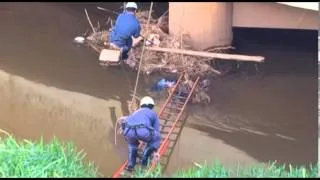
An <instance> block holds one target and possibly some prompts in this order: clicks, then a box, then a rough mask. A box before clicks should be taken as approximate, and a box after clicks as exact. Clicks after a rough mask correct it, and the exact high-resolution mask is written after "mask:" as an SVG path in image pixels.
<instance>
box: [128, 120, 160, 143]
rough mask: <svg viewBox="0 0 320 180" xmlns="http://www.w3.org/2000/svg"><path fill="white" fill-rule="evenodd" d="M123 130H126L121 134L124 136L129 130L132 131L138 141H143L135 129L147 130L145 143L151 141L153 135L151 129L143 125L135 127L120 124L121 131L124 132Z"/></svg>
mask: <svg viewBox="0 0 320 180" xmlns="http://www.w3.org/2000/svg"><path fill="white" fill-rule="evenodd" d="M125 128H127V130H126V131H125V132H124V133H123V135H124V136H126V135H127V133H128V132H129V131H130V130H134V133H135V135H136V137H137V138H138V139H139V140H143V141H144V138H141V137H140V136H139V135H138V132H137V129H141V128H146V129H148V130H149V136H148V138H147V139H148V140H147V142H149V141H151V140H152V137H153V135H154V129H153V128H152V127H149V126H146V125H144V124H137V125H129V124H128V123H126V122H124V123H122V129H123V130H125Z"/></svg>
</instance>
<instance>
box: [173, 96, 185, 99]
mask: <svg viewBox="0 0 320 180" xmlns="http://www.w3.org/2000/svg"><path fill="white" fill-rule="evenodd" d="M174 98H179V99H187V97H184V96H173V97H172V99H174Z"/></svg>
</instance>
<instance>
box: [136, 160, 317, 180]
mask: <svg viewBox="0 0 320 180" xmlns="http://www.w3.org/2000/svg"><path fill="white" fill-rule="evenodd" d="M160 172H161V167H160V166H158V167H157V168H156V169H155V170H154V171H153V172H150V173H148V174H146V173H145V172H143V171H141V170H138V171H137V173H136V174H135V177H165V176H163V175H161V173H160ZM317 175H318V169H317V166H310V167H304V166H301V167H293V166H291V165H287V166H286V165H284V164H283V165H280V164H277V163H276V162H274V163H268V164H266V165H253V166H249V167H240V166H239V167H238V168H235V169H229V168H226V167H225V166H223V165H222V164H221V163H219V162H214V163H212V164H211V165H207V164H206V163H204V164H203V165H200V164H195V166H194V167H192V168H189V169H187V170H180V171H178V172H177V173H175V174H173V175H172V176H171V177H177V178H201V177H211V178H228V177H269V178H276V177H288V178H293V177H300V178H310V177H317Z"/></svg>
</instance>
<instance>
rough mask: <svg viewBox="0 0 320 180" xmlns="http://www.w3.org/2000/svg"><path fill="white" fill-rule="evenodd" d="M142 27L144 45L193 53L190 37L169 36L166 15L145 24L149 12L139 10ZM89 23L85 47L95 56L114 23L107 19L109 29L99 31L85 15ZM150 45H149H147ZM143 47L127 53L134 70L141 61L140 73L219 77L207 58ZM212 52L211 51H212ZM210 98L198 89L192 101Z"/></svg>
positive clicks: (106, 45)
mask: <svg viewBox="0 0 320 180" xmlns="http://www.w3.org/2000/svg"><path fill="white" fill-rule="evenodd" d="M136 16H137V18H138V20H139V22H140V24H141V35H143V36H144V37H146V38H147V40H146V41H145V42H146V43H148V44H146V45H148V46H151V47H152V46H153V47H163V48H174V49H186V50H192V49H193V47H192V46H191V45H190V38H189V36H188V35H187V34H182V35H181V36H180V37H177V36H173V35H170V34H168V16H167V13H165V14H163V15H162V16H160V17H159V18H157V19H154V18H152V17H151V19H150V22H149V25H148V16H149V11H139V12H137V14H136ZM87 18H88V21H89V23H90V25H91V27H92V31H93V32H92V33H91V34H89V35H88V36H87V37H86V40H87V41H86V42H87V44H88V45H89V46H90V47H91V48H93V49H94V50H95V51H97V52H98V53H100V52H101V50H102V49H104V48H108V47H109V44H108V34H109V33H110V31H111V29H112V27H113V23H112V22H114V20H111V19H110V18H108V22H107V23H108V24H110V29H100V27H99V26H98V27H97V28H94V27H93V26H92V24H91V22H90V19H89V17H88V15H87ZM150 42H151V43H150ZM142 48H143V44H142V43H140V44H139V45H137V46H135V47H133V48H132V49H131V51H130V53H129V58H128V59H127V61H126V62H127V64H128V65H129V66H130V67H131V68H133V69H135V70H137V69H138V67H139V62H140V60H141V58H142V62H141V67H140V68H141V69H140V71H141V73H144V74H150V73H153V72H165V73H171V74H177V75H179V74H182V73H184V74H185V75H186V76H189V77H190V78H191V77H197V76H200V77H208V76H212V75H216V74H218V73H217V71H216V70H215V69H214V68H213V67H212V66H211V65H210V64H209V63H208V60H210V59H208V58H206V59H204V58H203V57H196V56H189V55H181V54H176V53H164V52H157V51H149V50H146V49H145V50H144V53H143V56H141V53H142ZM211 51H212V50H211ZM213 51H214V50H213ZM208 98H209V95H208V92H207V91H204V90H202V89H201V87H199V88H198V89H196V91H195V96H194V100H193V102H201V101H202V100H203V101H206V102H210V99H209V100H208Z"/></svg>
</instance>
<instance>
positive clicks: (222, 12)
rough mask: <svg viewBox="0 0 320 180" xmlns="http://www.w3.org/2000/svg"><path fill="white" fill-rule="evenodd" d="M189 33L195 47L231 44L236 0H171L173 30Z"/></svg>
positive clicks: (176, 33)
mask: <svg viewBox="0 0 320 180" xmlns="http://www.w3.org/2000/svg"><path fill="white" fill-rule="evenodd" d="M181 32H183V33H187V34H189V35H190V37H191V44H192V46H193V48H194V49H197V50H201V49H206V48H210V47H219V46H228V45H231V42H232V3H225V2H198V3H196V2H170V3H169V33H170V34H174V35H177V36H179V35H180V33H181Z"/></svg>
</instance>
